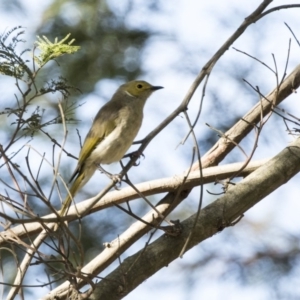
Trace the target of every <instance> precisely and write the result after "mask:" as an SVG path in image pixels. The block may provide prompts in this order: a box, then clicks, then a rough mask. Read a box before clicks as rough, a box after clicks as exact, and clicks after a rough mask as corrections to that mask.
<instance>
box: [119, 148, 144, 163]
mask: <svg viewBox="0 0 300 300" xmlns="http://www.w3.org/2000/svg"><path fill="white" fill-rule="evenodd" d="M141 156H142V157H143V158H145V155H144V154H143V153H142V152H140V151H139V150H137V151H133V152H130V153H128V154H126V155H124V156H123V158H126V157H129V158H130V159H139V158H140V157H141ZM139 164H140V163H139V162H138V163H137V162H135V163H134V164H133V165H134V166H135V167H136V166H138V165H139Z"/></svg>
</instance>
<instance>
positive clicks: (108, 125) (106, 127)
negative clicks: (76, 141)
mask: <svg viewBox="0 0 300 300" xmlns="http://www.w3.org/2000/svg"><path fill="white" fill-rule="evenodd" d="M116 126H117V122H116V119H108V120H106V121H104V122H101V123H99V124H94V126H92V128H91V130H90V131H89V133H88V134H87V136H86V138H85V141H84V143H83V146H82V148H81V151H80V154H79V158H78V164H77V167H76V169H75V171H74V172H73V174H72V176H71V178H70V181H69V182H71V181H72V180H73V179H74V178H75V177H76V176H77V175H78V174H79V173H80V170H81V168H82V166H83V164H84V162H85V161H86V159H87V158H88V157H89V156H90V155H91V153H92V152H93V150H94V149H95V148H96V147H97V146H98V144H99V143H101V141H102V140H103V139H105V137H106V136H108V135H109V134H110V133H111V132H112V131H113V130H114V129H115V128H116Z"/></svg>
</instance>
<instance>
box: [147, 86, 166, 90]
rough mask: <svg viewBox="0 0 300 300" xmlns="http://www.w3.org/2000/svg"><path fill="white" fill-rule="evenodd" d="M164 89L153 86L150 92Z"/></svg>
mask: <svg viewBox="0 0 300 300" xmlns="http://www.w3.org/2000/svg"><path fill="white" fill-rule="evenodd" d="M163 88H164V87H163V86H151V88H150V90H151V91H157V90H160V89H163Z"/></svg>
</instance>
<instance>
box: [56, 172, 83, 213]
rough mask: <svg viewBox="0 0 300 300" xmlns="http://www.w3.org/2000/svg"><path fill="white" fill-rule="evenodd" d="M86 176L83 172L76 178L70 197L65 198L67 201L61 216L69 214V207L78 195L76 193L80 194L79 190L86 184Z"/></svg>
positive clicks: (69, 193)
mask: <svg viewBox="0 0 300 300" xmlns="http://www.w3.org/2000/svg"><path fill="white" fill-rule="evenodd" d="M84 177H85V174H84V172H81V173H79V174H78V176H77V177H76V179H75V181H74V182H73V184H72V186H71V188H70V189H69V192H68V196H67V197H66V198H65V201H64V203H63V205H62V208H61V210H60V212H59V215H60V216H62V217H63V216H64V215H66V214H67V212H68V210H69V207H70V205H71V203H72V199H73V197H74V196H75V195H76V193H77V192H78V190H79V189H80V188H81V187H82V186H83V184H84V182H85V180H84V179H85V178H84Z"/></svg>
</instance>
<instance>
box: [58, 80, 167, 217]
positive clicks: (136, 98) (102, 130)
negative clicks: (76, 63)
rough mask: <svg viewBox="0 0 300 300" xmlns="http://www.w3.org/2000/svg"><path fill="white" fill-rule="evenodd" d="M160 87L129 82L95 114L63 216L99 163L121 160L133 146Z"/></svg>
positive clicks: (80, 155)
mask: <svg viewBox="0 0 300 300" xmlns="http://www.w3.org/2000/svg"><path fill="white" fill-rule="evenodd" d="M162 88H163V87H161V86H153V85H151V84H149V83H148V82H146V81H130V82H128V83H125V84H123V85H121V86H120V87H119V88H118V90H117V91H116V92H115V94H114V95H113V96H112V98H111V100H110V101H109V102H107V103H106V104H105V105H104V106H103V107H102V108H101V109H100V110H99V111H98V113H97V115H96V117H95V119H94V122H93V124H92V127H91V129H90V131H89V133H88V134H87V136H86V138H85V141H84V143H83V146H82V149H81V151H80V154H79V159H78V164H77V167H76V169H75V171H74V173H73V175H72V176H71V179H70V182H71V181H73V180H74V182H73V184H72V186H71V188H70V194H71V196H72V197H70V195H68V196H67V197H66V199H65V201H64V203H63V206H62V209H61V211H60V215H61V216H64V215H65V214H66V213H67V211H68V209H69V207H70V205H71V202H72V198H73V197H74V196H75V194H76V193H77V192H78V190H79V189H81V188H82V187H83V186H84V185H85V184H86V183H87V182H88V181H89V179H90V178H91V177H92V176H93V174H94V173H95V171H96V170H97V168H98V167H99V165H100V164H110V163H113V162H117V161H120V160H121V158H122V157H123V156H124V154H125V153H126V151H127V150H128V149H129V147H130V146H131V145H132V142H133V140H134V138H135V137H136V135H137V133H138V131H139V129H140V127H141V125H142V121H143V109H144V106H145V103H146V100H147V99H148V97H149V96H150V95H151V94H152V93H153V92H154V91H156V90H159V89H162Z"/></svg>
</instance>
